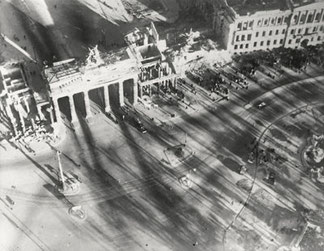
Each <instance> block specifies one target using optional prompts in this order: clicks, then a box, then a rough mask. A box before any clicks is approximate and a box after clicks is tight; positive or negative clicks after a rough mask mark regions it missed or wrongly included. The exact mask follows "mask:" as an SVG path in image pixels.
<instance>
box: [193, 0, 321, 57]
mask: <svg viewBox="0 0 324 251" xmlns="http://www.w3.org/2000/svg"><path fill="white" fill-rule="evenodd" d="M195 5H196V6H197V7H198V8H199V9H201V10H202V11H203V13H204V16H205V18H206V20H209V21H210V22H212V26H213V29H214V30H215V33H216V34H217V35H218V36H219V37H220V40H221V41H222V42H223V44H224V46H225V47H226V49H227V50H228V51H229V52H230V53H233V54H235V53H244V52H251V51H255V50H267V49H273V48H276V47H281V46H283V47H290V48H298V47H301V46H303V45H316V44H320V43H322V42H323V38H324V27H323V26H324V15H323V10H324V0H200V1H197V2H196V3H195ZM211 8H212V9H213V15H212V17H211V15H210V13H211Z"/></svg>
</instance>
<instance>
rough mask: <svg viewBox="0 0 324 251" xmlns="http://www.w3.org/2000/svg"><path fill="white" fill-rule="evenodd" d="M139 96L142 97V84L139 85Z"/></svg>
mask: <svg viewBox="0 0 324 251" xmlns="http://www.w3.org/2000/svg"><path fill="white" fill-rule="evenodd" d="M138 95H139V97H140V98H142V97H143V86H141V85H139V93H138Z"/></svg>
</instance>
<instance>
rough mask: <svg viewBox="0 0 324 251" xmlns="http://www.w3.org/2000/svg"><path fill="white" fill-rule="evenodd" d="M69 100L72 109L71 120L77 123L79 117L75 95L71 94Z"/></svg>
mask: <svg viewBox="0 0 324 251" xmlns="http://www.w3.org/2000/svg"><path fill="white" fill-rule="evenodd" d="M69 102H70V111H71V122H72V123H75V122H76V121H77V120H78V119H77V118H78V117H77V113H76V111H75V105H74V99H73V95H71V96H69Z"/></svg>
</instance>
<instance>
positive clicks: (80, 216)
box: [69, 206, 87, 220]
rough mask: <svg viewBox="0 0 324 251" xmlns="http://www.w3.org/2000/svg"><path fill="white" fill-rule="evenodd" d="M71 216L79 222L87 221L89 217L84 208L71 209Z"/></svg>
mask: <svg viewBox="0 0 324 251" xmlns="http://www.w3.org/2000/svg"><path fill="white" fill-rule="evenodd" d="M69 215H71V217H73V218H75V219H77V220H85V219H86V218H87V215H86V213H85V210H84V209H83V208H82V206H73V207H71V208H70V209H69Z"/></svg>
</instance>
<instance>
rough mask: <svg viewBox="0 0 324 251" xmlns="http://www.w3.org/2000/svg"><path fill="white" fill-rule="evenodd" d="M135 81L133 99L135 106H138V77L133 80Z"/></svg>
mask: <svg viewBox="0 0 324 251" xmlns="http://www.w3.org/2000/svg"><path fill="white" fill-rule="evenodd" d="M133 81H134V86H133V97H134V102H133V105H136V104H137V98H138V84H137V82H138V81H137V77H135V78H134V79H133Z"/></svg>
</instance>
